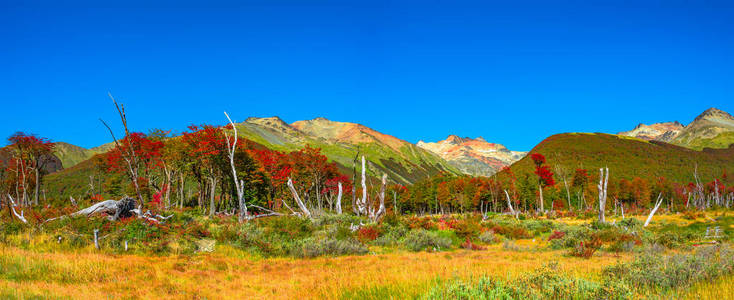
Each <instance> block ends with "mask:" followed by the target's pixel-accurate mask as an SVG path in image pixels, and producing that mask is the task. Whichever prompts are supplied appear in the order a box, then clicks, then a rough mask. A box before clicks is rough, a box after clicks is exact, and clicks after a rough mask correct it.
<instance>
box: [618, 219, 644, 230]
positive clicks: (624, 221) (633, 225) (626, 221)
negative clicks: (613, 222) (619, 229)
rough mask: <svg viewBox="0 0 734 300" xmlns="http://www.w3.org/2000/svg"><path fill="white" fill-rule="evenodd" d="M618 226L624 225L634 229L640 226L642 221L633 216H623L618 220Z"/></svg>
mask: <svg viewBox="0 0 734 300" xmlns="http://www.w3.org/2000/svg"><path fill="white" fill-rule="evenodd" d="M619 226H624V227H627V228H628V229H635V228H639V227H642V221H640V220H638V219H635V218H625V219H622V220H620V221H619Z"/></svg>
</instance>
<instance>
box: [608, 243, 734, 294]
mask: <svg viewBox="0 0 734 300" xmlns="http://www.w3.org/2000/svg"><path fill="white" fill-rule="evenodd" d="M660 253H661V252H650V251H648V252H645V253H643V254H641V255H639V256H637V257H635V260H634V261H632V262H629V263H623V264H618V265H615V266H611V267H607V268H605V269H604V271H603V274H604V276H606V277H608V278H612V279H614V280H623V281H625V282H627V283H629V284H630V285H634V286H635V287H637V288H663V289H669V288H676V287H686V286H689V285H690V284H692V283H694V282H697V281H702V280H711V279H714V278H718V277H720V276H724V275H728V274H732V273H734V251H732V250H731V248H729V246H728V245H720V246H709V247H705V248H701V249H697V251H696V252H694V253H693V254H677V255H673V256H665V255H662V254H660Z"/></svg>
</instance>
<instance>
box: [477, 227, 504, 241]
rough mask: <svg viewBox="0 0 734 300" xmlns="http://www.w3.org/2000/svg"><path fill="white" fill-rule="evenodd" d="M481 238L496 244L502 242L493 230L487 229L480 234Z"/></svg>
mask: <svg viewBox="0 0 734 300" xmlns="http://www.w3.org/2000/svg"><path fill="white" fill-rule="evenodd" d="M479 240H480V241H482V243H485V244H496V243H499V242H500V238H499V237H498V236H496V235H495V234H494V232H493V231H491V230H487V231H485V232H482V234H480V235H479Z"/></svg>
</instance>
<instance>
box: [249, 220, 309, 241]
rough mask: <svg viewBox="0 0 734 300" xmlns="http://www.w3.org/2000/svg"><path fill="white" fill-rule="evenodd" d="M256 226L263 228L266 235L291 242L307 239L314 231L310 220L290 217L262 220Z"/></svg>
mask: <svg viewBox="0 0 734 300" xmlns="http://www.w3.org/2000/svg"><path fill="white" fill-rule="evenodd" d="M258 225H260V226H262V227H263V228H265V231H266V232H267V233H270V234H277V235H280V236H282V237H284V238H288V239H291V240H292V239H297V238H305V237H308V236H309V235H310V234H311V233H312V232H313V231H314V226H313V224H312V223H311V220H309V219H306V218H299V217H292V216H284V217H278V218H263V219H261V220H259V222H258Z"/></svg>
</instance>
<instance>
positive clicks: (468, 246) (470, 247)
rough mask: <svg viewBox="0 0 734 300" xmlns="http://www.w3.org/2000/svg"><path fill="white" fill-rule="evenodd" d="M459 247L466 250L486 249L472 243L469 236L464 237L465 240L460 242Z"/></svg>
mask: <svg viewBox="0 0 734 300" xmlns="http://www.w3.org/2000/svg"><path fill="white" fill-rule="evenodd" d="M461 248H464V249H466V250H486V249H487V248H485V247H482V246H479V245H477V244H474V243H472V241H471V240H470V239H469V238H467V239H466V242H464V243H463V244H461Z"/></svg>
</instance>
